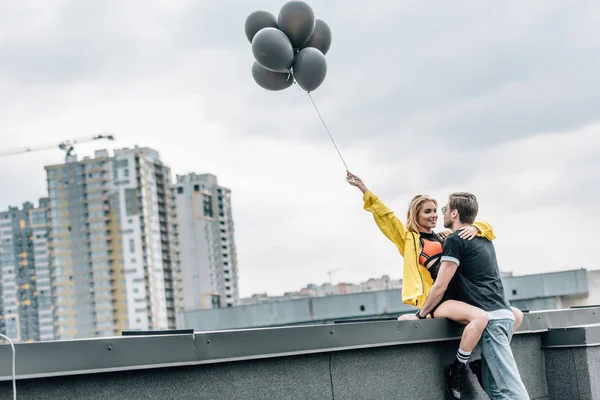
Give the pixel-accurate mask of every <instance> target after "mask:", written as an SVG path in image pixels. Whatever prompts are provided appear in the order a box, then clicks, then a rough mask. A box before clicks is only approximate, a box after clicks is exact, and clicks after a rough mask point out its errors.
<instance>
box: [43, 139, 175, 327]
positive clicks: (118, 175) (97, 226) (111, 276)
mask: <svg viewBox="0 0 600 400" xmlns="http://www.w3.org/2000/svg"><path fill="white" fill-rule="evenodd" d="M46 170H47V176H48V194H49V209H48V217H49V228H50V229H49V231H50V251H51V255H52V259H51V262H52V267H53V272H54V273H53V291H54V293H53V294H54V298H55V310H54V311H55V321H56V326H55V331H56V337H57V338H58V339H70V338H82V337H94V336H111V335H117V334H119V333H120V332H121V331H123V330H156V329H168V328H174V327H175V326H176V321H175V315H176V305H175V297H176V296H175V294H174V293H175V292H176V289H175V283H174V281H175V278H174V274H173V271H172V255H171V254H172V251H173V249H172V243H171V242H172V241H171V237H172V230H171V227H170V226H169V225H170V224H172V215H173V214H172V206H171V204H172V201H171V198H170V190H169V189H170V186H169V176H170V170H169V168H167V167H166V166H164V165H163V164H162V162H161V161H160V159H159V156H158V153H156V152H155V151H153V150H151V149H147V148H134V149H123V150H117V151H115V154H114V156H110V155H109V154H108V152H107V151H105V150H101V151H96V153H95V157H94V158H89V157H86V158H84V159H83V160H81V161H77V159H76V158H75V157H71V158H70V159H68V160H67V162H66V163H64V164H60V165H53V166H47V167H46Z"/></svg>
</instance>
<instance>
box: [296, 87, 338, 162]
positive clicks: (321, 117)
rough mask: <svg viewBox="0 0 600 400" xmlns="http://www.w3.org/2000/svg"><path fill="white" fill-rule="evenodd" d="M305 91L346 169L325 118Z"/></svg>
mask: <svg viewBox="0 0 600 400" xmlns="http://www.w3.org/2000/svg"><path fill="white" fill-rule="evenodd" d="M294 83H295V82H294ZM298 87H300V86H298ZM306 93H307V94H308V98H309V99H310V101H311V103H312V105H313V107H314V108H315V111H317V114H318V115H319V118H320V119H321V122H322V123H323V127H324V128H325V130H326V131H327V134H328V135H329V139H331V142H332V143H333V146H334V147H335V150H336V151H337V153H338V156H340V159H341V160H342V162H343V163H344V167H346V171H348V165H346V161H344V157H342V153H340V149H338V147H337V144H336V143H335V140H333V136H331V132H329V128H327V124H326V123H325V120H324V119H323V116H322V115H321V112H320V111H319V108H318V107H317V105H316V104H315V101H314V100H313V98H312V95H311V94H310V92H306Z"/></svg>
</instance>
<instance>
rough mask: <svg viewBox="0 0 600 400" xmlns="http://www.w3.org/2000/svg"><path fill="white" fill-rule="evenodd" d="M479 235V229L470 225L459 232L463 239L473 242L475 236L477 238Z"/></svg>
mask: <svg viewBox="0 0 600 400" xmlns="http://www.w3.org/2000/svg"><path fill="white" fill-rule="evenodd" d="M478 233H479V229H477V227H475V226H473V225H469V226H465V227H464V228H462V229H460V230H459V232H458V236H460V237H461V238H462V239H466V240H471V239H473V238H474V237H475V236H477V234H478Z"/></svg>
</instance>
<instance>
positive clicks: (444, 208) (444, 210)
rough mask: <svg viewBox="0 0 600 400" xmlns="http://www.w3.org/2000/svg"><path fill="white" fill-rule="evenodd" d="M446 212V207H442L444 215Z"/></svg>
mask: <svg viewBox="0 0 600 400" xmlns="http://www.w3.org/2000/svg"><path fill="white" fill-rule="evenodd" d="M446 210H447V208H446V206H444V207H442V214H446Z"/></svg>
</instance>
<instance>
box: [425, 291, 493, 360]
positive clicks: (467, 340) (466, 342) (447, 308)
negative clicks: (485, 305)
mask: <svg viewBox="0 0 600 400" xmlns="http://www.w3.org/2000/svg"><path fill="white" fill-rule="evenodd" d="M433 316H434V318H448V319H451V320H453V321H455V322H458V323H461V324H466V325H467V326H466V327H465V330H464V332H463V334H462V338H461V340H460V349H461V350H462V351H463V352H468V353H471V351H473V349H474V348H475V346H477V343H478V342H479V339H480V338H481V334H482V333H483V330H484V329H485V327H486V326H487V323H488V315H487V313H486V312H485V311H483V310H482V309H481V308H477V307H474V306H471V305H469V304H467V303H463V302H462V301H456V300H447V301H445V302H443V303H442V304H440V306H439V307H438V308H437V310H435V313H434V315H433Z"/></svg>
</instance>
